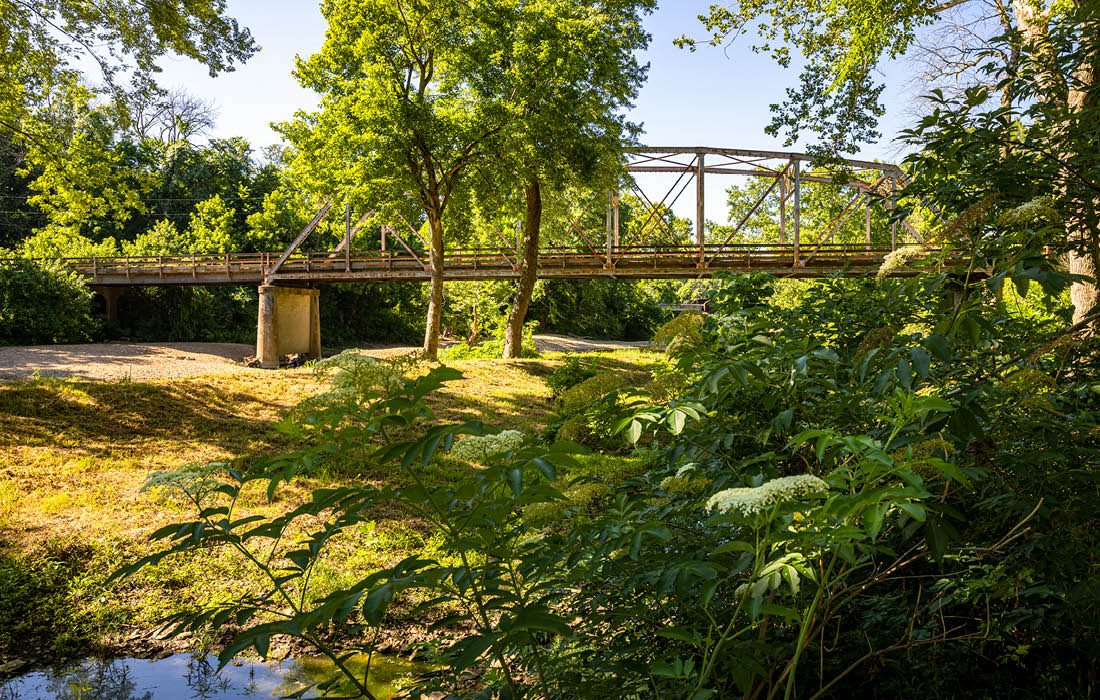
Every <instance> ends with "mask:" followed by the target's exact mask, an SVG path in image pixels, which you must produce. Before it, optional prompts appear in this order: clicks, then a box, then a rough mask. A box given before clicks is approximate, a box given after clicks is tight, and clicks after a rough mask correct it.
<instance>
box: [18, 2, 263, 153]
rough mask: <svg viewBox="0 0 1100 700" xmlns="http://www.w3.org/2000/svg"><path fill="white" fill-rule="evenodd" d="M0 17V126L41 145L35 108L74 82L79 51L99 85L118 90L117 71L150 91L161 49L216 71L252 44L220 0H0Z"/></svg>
mask: <svg viewBox="0 0 1100 700" xmlns="http://www.w3.org/2000/svg"><path fill="white" fill-rule="evenodd" d="M0 17H3V24H4V31H3V32H2V33H0V129H3V130H4V131H7V132H9V133H14V134H17V135H19V137H20V138H24V139H27V140H30V141H32V142H35V143H37V144H39V145H40V146H41V147H43V148H47V149H48V138H47V137H45V136H44V134H45V132H46V131H47V129H45V128H44V127H46V126H48V125H47V124H45V123H43V122H42V121H41V120H40V119H39V118H38V115H37V114H36V113H37V112H38V110H39V109H40V108H41V107H42V106H43V105H44V104H47V103H48V101H49V99H50V97H51V95H52V94H53V93H54V92H55V90H57V89H58V88H65V87H71V86H73V85H75V84H76V83H78V82H79V72H78V71H77V69H75V68H74V67H73V63H74V62H75V61H76V60H78V59H80V58H90V59H91V60H93V61H94V62H95V63H96V64H97V65H98V67H99V69H100V73H101V76H100V77H101V78H102V82H103V83H104V85H105V89H106V90H107V91H108V92H110V93H112V94H114V95H115V96H116V97H121V96H122V95H123V93H124V89H123V86H121V85H120V80H119V79H120V78H122V77H128V78H129V82H130V83H131V84H132V85H134V86H136V87H137V88H138V89H139V90H143V91H146V92H155V91H156V90H157V88H156V85H155V81H154V80H153V76H154V75H155V73H156V72H157V70H158V69H157V66H156V62H157V59H159V58H161V57H162V56H165V55H168V54H177V55H180V56H186V57H188V58H192V59H194V60H196V61H199V62H200V63H203V64H205V65H206V66H207V67H208V68H209V69H210V74H211V75H217V74H218V73H221V72H223V71H231V70H233V69H234V67H235V65H236V64H237V63H240V62H243V61H246V60H247V59H248V58H249V57H250V56H252V54H253V53H255V52H256V50H257V46H256V44H255V43H254V42H253V40H252V36H251V34H250V33H249V31H248V30H247V29H244V28H242V27H240V26H239V25H238V24H237V21H236V20H234V19H232V18H230V17H227V16H226V14H225V1H224V0H148V1H147V2H127V1H125V0H102V1H101V2H95V3H88V2H77V1H76V0H33V1H30V0H0ZM120 101H121V100H120Z"/></svg>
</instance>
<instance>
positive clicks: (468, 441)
mask: <svg viewBox="0 0 1100 700" xmlns="http://www.w3.org/2000/svg"><path fill="white" fill-rule="evenodd" d="M522 444H523V433H521V432H519V431H518V430H505V431H502V432H499V433H497V434H496V435H471V436H470V437H468V438H463V439H462V440H459V441H458V442H456V443H455V446H454V448H453V449H452V450H451V457H454V458H455V459H461V460H464V461H467V462H477V463H478V464H484V463H485V461H486V460H487V459H489V458H490V457H495V456H496V455H500V454H504V453H505V452H512V451H514V450H518V449H519V448H520V446H521V445H522Z"/></svg>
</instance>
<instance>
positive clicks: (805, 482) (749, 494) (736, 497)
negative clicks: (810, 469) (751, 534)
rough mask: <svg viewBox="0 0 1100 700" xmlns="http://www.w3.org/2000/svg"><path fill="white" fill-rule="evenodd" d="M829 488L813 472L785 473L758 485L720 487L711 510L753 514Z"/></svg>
mask: <svg viewBox="0 0 1100 700" xmlns="http://www.w3.org/2000/svg"><path fill="white" fill-rule="evenodd" d="M828 490H829V485H828V484H827V483H825V481H823V480H822V479H819V478H818V477H816V476H814V475H812V474H798V475H796V476H783V477H780V478H778V479H772V480H771V481H766V482H764V483H763V484H760V485H759V486H757V487H755V488H736V489H726V490H725V491H719V492H718V493H716V494H714V495H713V496H711V497H710V500H708V501H707V510H710V511H718V512H719V513H728V512H730V511H731V510H737V511H740V512H741V514H743V515H753V514H755V513H760V512H762V511H765V510H768V509H770V508H771V507H772V506H774V505H775V504H776V503H782V502H784V501H793V500H795V499H798V498H804V497H806V496H815V495H819V494H822V493H825V492H826V491H828Z"/></svg>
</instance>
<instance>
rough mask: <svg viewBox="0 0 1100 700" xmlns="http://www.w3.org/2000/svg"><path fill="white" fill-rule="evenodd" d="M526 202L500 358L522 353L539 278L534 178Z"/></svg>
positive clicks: (539, 198)
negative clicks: (515, 279) (513, 292)
mask: <svg viewBox="0 0 1100 700" xmlns="http://www.w3.org/2000/svg"><path fill="white" fill-rule="evenodd" d="M525 199H526V203H527V215H526V221H525V222H524V226H523V257H522V258H521V259H520V261H519V284H518V285H517V286H516V296H515V299H514V300H513V301H512V311H511V313H509V314H508V325H507V327H506V328H505V330H504V359H506V360H507V359H514V358H517V357H519V356H520V355H521V354H522V353H523V323H524V321H526V320H527V309H528V307H530V306H531V296H532V295H533V294H534V292H535V282H536V281H538V276H539V233H540V229H541V228H542V187H541V185H540V183H539V179H538V178H537V177H531V178H529V179H528V181H527V189H526V192H525Z"/></svg>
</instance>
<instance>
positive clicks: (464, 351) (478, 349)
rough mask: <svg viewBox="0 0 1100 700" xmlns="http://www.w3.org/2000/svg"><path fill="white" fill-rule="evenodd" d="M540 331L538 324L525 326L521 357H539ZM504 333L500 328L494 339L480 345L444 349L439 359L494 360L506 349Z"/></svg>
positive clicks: (463, 344) (447, 360) (464, 344)
mask: <svg viewBox="0 0 1100 700" xmlns="http://www.w3.org/2000/svg"><path fill="white" fill-rule="evenodd" d="M537 329H538V323H537V322H534V321H532V322H529V323H525V324H523V352H522V353H521V354H520V357H528V358H530V357H538V356H539V351H538V349H537V348H535V341H534V336H535V330H537ZM504 332H505V328H504V327H503V326H500V327H498V328H497V329H496V331H495V332H494V334H493V337H492V338H489V339H487V340H484V341H482V342H480V343H477V344H474V345H471V344H469V343H456V344H454V345H451V346H450V347H447V348H444V349H443V350H442V351H441V352H440V353H439V357H440V359H442V360H443V361H445V362H449V361H454V360H475V359H483V360H492V359H495V358H498V357H501V356H502V352H503V349H504Z"/></svg>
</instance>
